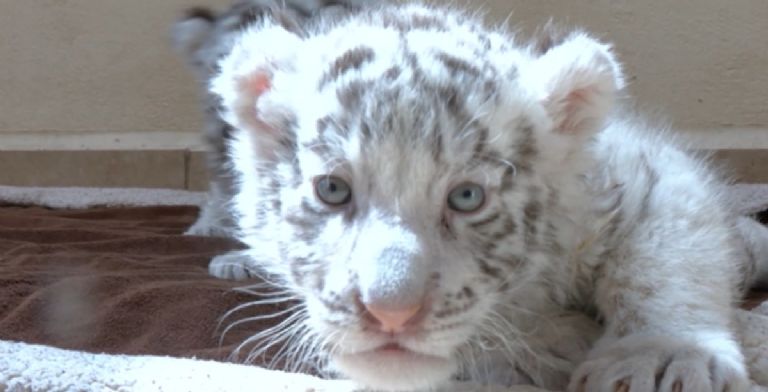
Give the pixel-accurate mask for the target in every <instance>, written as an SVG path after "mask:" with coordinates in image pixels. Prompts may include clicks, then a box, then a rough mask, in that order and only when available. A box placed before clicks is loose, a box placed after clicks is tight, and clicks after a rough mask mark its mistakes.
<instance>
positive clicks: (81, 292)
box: [0, 186, 768, 392]
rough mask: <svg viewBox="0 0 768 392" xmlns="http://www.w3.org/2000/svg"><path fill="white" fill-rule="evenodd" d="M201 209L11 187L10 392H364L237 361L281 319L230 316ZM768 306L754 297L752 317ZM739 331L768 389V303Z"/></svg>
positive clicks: (4, 322)
mask: <svg viewBox="0 0 768 392" xmlns="http://www.w3.org/2000/svg"><path fill="white" fill-rule="evenodd" d="M200 201H201V197H200V195H199V194H196V193H190V192H175V191H153V190H117V191H116V190H111V191H104V190H85V189H48V190H44V191H41V190H33V189H26V188H9V187H0V203H1V204H4V205H3V206H2V207H0V392H2V391H105V390H115V391H161V390H164V391H241V390H242V391H246V390H269V391H276V390H280V391H307V390H315V391H351V390H354V386H353V385H351V384H349V383H347V382H341V381H326V380H320V379H317V378H314V377H312V376H309V375H301V374H290V373H284V372H277V371H267V370H264V369H262V368H259V367H257V366H243V365H237V364H234V363H231V362H238V361H242V359H243V358H242V356H241V355H239V354H238V350H236V349H237V347H238V345H239V343H240V342H242V341H243V340H244V339H245V338H246V337H248V336H250V335H251V334H253V333H254V332H255V331H258V330H261V329H263V328H266V327H269V326H270V325H274V324H275V323H276V322H279V321H280V320H262V321H251V322H244V323H242V324H236V322H237V321H239V320H245V319H247V318H248V317H249V316H254V315H257V314H264V313H267V312H269V313H272V312H274V311H275V310H276V309H275V308H272V307H269V306H266V305H265V306H263V307H259V306H254V307H250V308H247V309H241V310H238V311H236V312H234V313H230V314H228V315H227V311H229V310H230V309H233V308H235V307H236V306H237V305H238V304H241V303H244V302H246V301H250V300H253V299H254V297H253V295H252V294H248V293H246V292H239V291H237V290H236V288H237V287H239V286H240V285H241V284H238V283H233V282H227V281H222V280H217V279H213V278H211V277H209V276H208V275H207V263H208V261H209V259H210V258H211V257H212V256H213V255H215V254H218V253H220V252H223V251H226V250H229V249H235V248H238V247H239V246H240V245H239V244H238V243H237V242H234V241H229V240H224V239H214V238H204V237H189V236H182V235H180V233H181V232H183V230H184V229H185V228H186V227H187V226H188V225H189V224H190V223H191V222H192V221H193V220H194V218H195V216H196V213H197V208H196V207H194V206H193V205H189V204H196V203H199V202H200ZM734 203H737V204H738V205H739V206H740V207H741V210H742V212H744V213H750V214H752V213H756V212H758V211H761V210H764V209H765V208H766V207H768V191H766V189H765V188H764V187H759V186H741V187H739V188H737V189H735V190H734ZM174 204H178V205H174ZM47 207H57V209H54V208H47ZM63 207H74V208H70V209H64V208H63ZM767 233H768V231H767ZM766 238H767V239H768V237H766ZM764 299H768V293H755V294H754V296H753V297H752V298H751V300H750V301H748V302H747V303H745V308H751V307H753V306H756V305H757V304H759V303H761V302H762V301H763V300H764ZM225 315H226V317H224V318H223V319H222V317H223V316H225ZM739 323H740V325H739V330H741V331H742V332H743V334H742V342H743V344H744V346H745V347H746V348H747V350H746V354H747V356H748V358H749V360H750V363H751V365H752V366H751V367H752V369H753V378H754V379H755V381H756V382H758V383H759V384H762V385H767V386H768V303H766V304H764V305H763V306H762V307H758V308H756V309H754V310H753V311H751V312H747V311H743V312H742V313H741V314H740V316H739ZM230 325H234V327H233V328H231V329H228V330H227V329H226V327H227V326H230ZM225 330H226V331H227V333H226V334H224V333H223V332H224V331H225ZM243 352H247V347H244V350H243ZM271 354H274V352H272V353H268V354H267V355H265V356H264V357H262V358H258V359H257V360H256V363H255V364H256V365H264V364H266V363H268V362H269V361H270V360H271ZM755 369H757V371H754V370H755ZM758 388H759V387H757V386H756V387H755V390H756V391H757V390H760V389H758ZM451 390H457V391H471V390H478V391H479V390H487V391H491V390H498V391H501V390H506V391H532V390H534V389H531V388H516V389H511V390H508V389H501V388H491V387H478V386H470V385H457V386H453V387H452V388H451Z"/></svg>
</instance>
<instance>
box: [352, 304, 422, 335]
mask: <svg viewBox="0 0 768 392" xmlns="http://www.w3.org/2000/svg"><path fill="white" fill-rule="evenodd" d="M421 308H422V305H421V304H416V305H409V306H406V307H402V308H382V307H378V306H376V305H372V304H365V309H366V310H367V311H368V313H370V314H371V316H373V318H375V319H376V321H378V322H379V324H380V328H381V331H382V332H388V333H399V332H402V331H403V327H405V325H406V324H407V323H408V321H411V320H412V319H413V318H414V316H416V314H417V313H419V310H421Z"/></svg>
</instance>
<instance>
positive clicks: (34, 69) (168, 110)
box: [0, 0, 768, 143]
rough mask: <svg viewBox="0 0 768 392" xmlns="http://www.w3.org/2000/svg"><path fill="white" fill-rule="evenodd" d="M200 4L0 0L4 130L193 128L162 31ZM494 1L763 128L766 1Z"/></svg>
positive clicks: (670, 102)
mask: <svg viewBox="0 0 768 392" xmlns="http://www.w3.org/2000/svg"><path fill="white" fill-rule="evenodd" d="M197 3H208V4H219V5H223V4H226V3H228V0H198V1H195V0H162V1H160V0H28V1H24V0H0V136H2V135H3V134H5V135H11V136H14V137H16V139H14V140H17V141H18V138H19V137H22V139H23V138H24V135H26V134H28V133H29V132H30V131H46V132H47V133H44V134H48V135H51V134H59V133H66V132H74V131H77V132H85V133H86V134H89V133H106V134H107V135H109V136H107V137H108V138H111V137H113V136H114V135H118V136H115V137H114V138H116V139H117V138H119V135H122V134H126V135H128V134H129V133H131V132H133V133H134V134H135V133H136V132H139V133H143V132H153V133H155V132H160V131H164V132H171V133H173V132H195V131H196V129H197V128H198V121H199V115H198V111H197V106H196V99H197V97H196V91H195V89H194V86H193V83H192V79H191V76H190V75H189V74H188V73H187V72H186V70H185V69H183V67H182V65H181V63H180V62H179V61H178V60H177V59H176V58H175V55H174V54H173V53H171V50H170V49H169V47H168V44H167V42H168V39H167V35H168V34H167V33H168V29H169V26H170V24H171V23H172V21H173V20H174V19H175V17H176V16H177V15H178V12H179V10H180V9H181V8H183V7H185V6H188V5H190V4H197ZM459 3H462V2H461V1H459ZM490 3H492V4H490V5H489V7H488V8H489V10H490V11H491V15H492V18H493V19H496V20H501V19H503V18H504V17H506V16H507V15H508V14H509V12H510V11H512V10H514V13H513V14H512V17H511V20H512V21H513V22H514V23H517V24H519V26H521V27H522V28H523V30H524V31H528V30H530V29H531V28H532V27H534V26H536V25H538V24H540V23H542V22H544V21H545V20H546V19H547V18H548V17H550V16H552V17H554V18H555V20H559V21H566V22H569V23H571V24H576V25H583V26H586V27H588V28H589V29H590V30H593V31H595V32H596V33H597V34H599V35H600V36H603V37H605V38H607V39H610V40H612V41H615V42H616V43H617V47H618V52H619V53H620V55H621V58H622V60H623V61H624V63H625V64H626V66H627V73H628V74H629V76H630V80H631V83H632V84H631V91H632V93H633V94H635V95H636V97H637V100H638V101H640V102H641V103H643V104H644V106H646V107H649V108H652V109H660V110H661V111H662V112H663V113H665V114H666V115H667V116H668V117H670V118H671V119H673V120H674V121H675V123H676V124H677V125H679V126H680V127H683V128H689V129H703V130H706V129H719V128H722V127H726V128H731V127H734V128H752V133H754V134H755V135H757V137H761V135H763V136H764V135H765V134H766V133H768V131H764V130H765V129H767V128H768V127H766V126H767V125H768V2H767V1H766V0H735V1H724V0H676V1H670V0H645V1H630V0H525V1H523V0H519V1H513V0H510V1H506V0H491V1H490ZM475 4H481V2H479V1H477V2H475ZM20 135H21V136H20ZM171 137H172V136H171ZM94 140H96V139H94ZM158 143H161V141H158Z"/></svg>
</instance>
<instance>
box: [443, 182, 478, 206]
mask: <svg viewBox="0 0 768 392" xmlns="http://www.w3.org/2000/svg"><path fill="white" fill-rule="evenodd" d="M483 203H485V190H484V189H483V187H482V186H480V185H477V184H473V183H464V184H461V185H459V186H457V187H456V188H453V190H452V191H451V192H450V193H449V194H448V207H450V208H451V209H452V210H454V211H459V212H475V211H477V210H479V209H480V207H482V206H483Z"/></svg>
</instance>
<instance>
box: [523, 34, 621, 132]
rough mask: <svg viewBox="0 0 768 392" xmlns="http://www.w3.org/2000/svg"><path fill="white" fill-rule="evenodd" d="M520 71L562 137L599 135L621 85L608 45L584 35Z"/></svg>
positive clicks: (543, 55) (617, 66) (571, 37)
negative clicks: (566, 135)
mask: <svg viewBox="0 0 768 392" xmlns="http://www.w3.org/2000/svg"><path fill="white" fill-rule="evenodd" d="M524 73H525V75H524V80H526V81H527V82H528V83H529V86H530V87H531V88H532V90H533V91H534V94H535V96H536V98H537V99H538V100H539V101H540V102H541V104H542V105H543V106H544V108H545V109H546V111H547V114H548V115H549V117H550V119H551V120H552V124H553V128H554V131H555V132H558V133H561V134H572V135H584V134H589V133H593V132H596V131H598V130H599V129H600V127H601V125H602V124H603V122H604V121H605V118H606V117H607V115H608V113H609V112H610V110H611V107H612V106H613V104H614V102H615V100H616V95H617V93H618V91H619V90H621V89H622V88H623V87H624V78H623V76H622V71H621V66H620V65H619V62H618V61H617V60H616V58H615V56H614V54H613V53H612V50H611V47H610V46H609V45H607V44H605V43H602V42H599V41H598V40H596V39H594V38H592V37H590V36H588V35H586V34H583V33H574V34H571V35H570V36H569V37H568V38H566V39H564V40H562V41H561V42H560V43H559V44H557V45H555V46H553V47H551V48H549V50H547V51H545V52H544V53H543V54H541V55H540V56H539V57H537V58H535V59H534V60H533V61H532V62H531V63H530V64H528V66H527V67H525V70H524Z"/></svg>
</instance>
